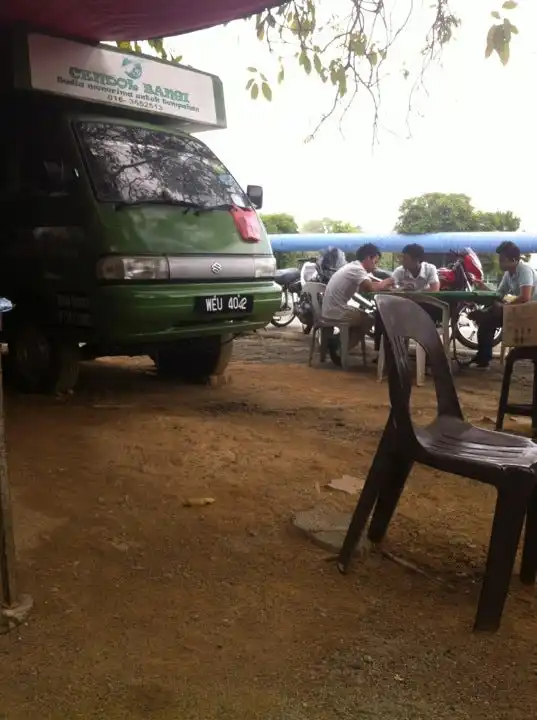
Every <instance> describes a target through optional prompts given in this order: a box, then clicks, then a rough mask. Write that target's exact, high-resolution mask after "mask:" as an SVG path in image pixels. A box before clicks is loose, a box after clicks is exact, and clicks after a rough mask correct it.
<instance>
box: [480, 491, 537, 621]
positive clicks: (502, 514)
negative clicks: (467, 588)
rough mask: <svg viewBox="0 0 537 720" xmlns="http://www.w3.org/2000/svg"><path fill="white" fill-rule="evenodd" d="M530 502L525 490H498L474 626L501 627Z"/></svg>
mask: <svg viewBox="0 0 537 720" xmlns="http://www.w3.org/2000/svg"><path fill="white" fill-rule="evenodd" d="M527 504H528V497H527V496H526V495H525V494H522V493H515V492H512V491H510V490H505V489H500V490H499V491H498V498H497V500H496V510H495V513H494V520H493V522H492V532H491V536H490V545H489V551H488V556H487V566H486V569H485V577H484V579H483V585H482V587H481V594H480V596H479V605H478V607H477V614H476V617H475V623H474V630H477V631H489V632H494V631H496V630H497V629H498V628H499V627H500V622H501V619H502V613H503V607H504V605H505V600H506V598H507V593H508V592H509V584H510V582H511V576H512V574H513V567H514V564H515V556H516V552H517V548H518V544H519V541H520V534H521V532H522V525H523V523H524V516H525V515H526V508H527Z"/></svg>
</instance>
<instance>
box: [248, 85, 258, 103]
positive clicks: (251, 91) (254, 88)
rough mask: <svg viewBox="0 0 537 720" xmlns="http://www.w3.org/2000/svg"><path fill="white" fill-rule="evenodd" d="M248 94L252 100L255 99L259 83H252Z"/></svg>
mask: <svg viewBox="0 0 537 720" xmlns="http://www.w3.org/2000/svg"><path fill="white" fill-rule="evenodd" d="M250 95H251V96H252V100H257V98H258V96H259V85H258V84H257V83H254V84H253V85H252V89H251V90H250Z"/></svg>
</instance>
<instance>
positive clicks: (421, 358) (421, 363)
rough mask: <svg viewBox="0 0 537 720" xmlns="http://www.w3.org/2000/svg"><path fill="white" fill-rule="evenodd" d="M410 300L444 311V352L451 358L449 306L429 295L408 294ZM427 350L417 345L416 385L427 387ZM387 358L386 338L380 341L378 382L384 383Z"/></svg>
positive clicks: (442, 331)
mask: <svg viewBox="0 0 537 720" xmlns="http://www.w3.org/2000/svg"><path fill="white" fill-rule="evenodd" d="M406 297H408V298H409V299H410V300H414V301H415V302H417V303H418V305H433V306H434V307H437V308H439V309H440V310H442V330H441V333H442V343H443V345H444V351H445V353H446V356H447V357H448V358H449V352H450V351H449V326H450V320H451V313H450V309H449V305H448V304H447V303H445V302H443V301H442V300H439V299H438V298H436V297H432V296H430V295H427V293H423V294H422V293H419V294H417V293H412V294H410V293H408V294H407V295H406ZM426 360H427V357H426V354H425V350H424V349H423V348H422V347H421V345H418V344H417V345H416V385H418V386H422V385H425V364H426ZM385 361H386V358H385V354H384V337H382V338H381V340H380V348H379V356H378V365H377V381H378V382H382V378H383V376H384V364H385Z"/></svg>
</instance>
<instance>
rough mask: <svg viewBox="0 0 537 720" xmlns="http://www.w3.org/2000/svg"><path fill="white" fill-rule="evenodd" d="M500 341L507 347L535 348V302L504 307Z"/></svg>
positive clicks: (536, 342)
mask: <svg viewBox="0 0 537 720" xmlns="http://www.w3.org/2000/svg"><path fill="white" fill-rule="evenodd" d="M502 339H503V344H504V345H506V346H507V347H528V346H537V302H535V301H533V302H528V303H523V304H522V305H509V304H507V305H505V306H504V308H503V338H502Z"/></svg>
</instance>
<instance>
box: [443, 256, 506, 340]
mask: <svg viewBox="0 0 537 720" xmlns="http://www.w3.org/2000/svg"><path fill="white" fill-rule="evenodd" d="M451 254H452V255H454V256H455V260H454V261H453V262H452V263H450V264H449V265H448V266H447V267H442V268H439V269H438V278H439V280H440V290H459V291H460V290H463V291H467V292H471V291H472V290H473V289H474V287H475V285H476V283H479V282H482V281H483V279H484V276H485V274H484V272H483V266H482V264H481V261H480V259H479V258H478V256H477V255H476V253H475V252H474V251H473V250H472V248H470V247H467V248H463V249H462V250H453V251H452V252H451ZM479 309H481V306H480V305H477V304H476V303H473V302H468V303H465V302H462V303H461V304H460V305H459V307H458V317H457V323H456V325H455V330H454V332H455V338H456V339H457V341H458V342H460V343H461V345H464V347H467V348H468V349H470V350H477V330H478V326H477V323H476V322H475V321H474V320H472V318H471V317H470V315H471V314H472V313H473V312H474V311H475V310H479ZM501 340H502V329H501V328H498V329H497V330H496V334H495V335H494V345H498V344H499V343H500V342H501Z"/></svg>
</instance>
